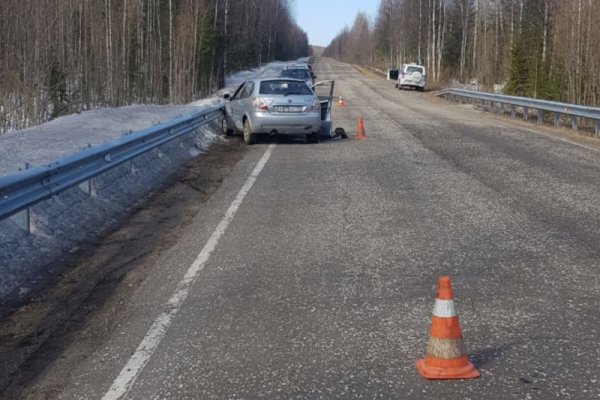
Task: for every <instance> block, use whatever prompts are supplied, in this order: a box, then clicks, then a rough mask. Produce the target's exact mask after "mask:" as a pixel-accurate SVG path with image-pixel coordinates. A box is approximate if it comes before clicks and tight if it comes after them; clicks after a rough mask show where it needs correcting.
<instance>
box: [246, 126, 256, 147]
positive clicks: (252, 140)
mask: <svg viewBox="0 0 600 400" xmlns="http://www.w3.org/2000/svg"><path fill="white" fill-rule="evenodd" d="M243 133H244V143H246V144H247V145H252V144H254V143H256V135H255V134H253V133H252V130H251V129H250V122H249V121H248V120H245V121H244V132H243Z"/></svg>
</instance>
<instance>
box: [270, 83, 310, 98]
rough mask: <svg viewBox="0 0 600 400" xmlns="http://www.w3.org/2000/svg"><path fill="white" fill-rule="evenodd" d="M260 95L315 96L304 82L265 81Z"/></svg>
mask: <svg viewBox="0 0 600 400" xmlns="http://www.w3.org/2000/svg"><path fill="white" fill-rule="evenodd" d="M260 94H281V95H290V94H300V95H308V94H313V92H312V91H311V90H310V88H309V87H308V86H307V85H306V83H304V82H298V81H286V80H276V81H263V82H261V83H260Z"/></svg>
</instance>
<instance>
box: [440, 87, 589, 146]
mask: <svg viewBox="0 0 600 400" xmlns="http://www.w3.org/2000/svg"><path fill="white" fill-rule="evenodd" d="M437 95H438V96H442V97H445V98H447V99H450V100H453V101H457V100H458V99H470V100H472V101H473V103H474V104H476V102H479V104H480V105H481V110H482V111H485V104H486V102H488V103H489V105H490V110H491V111H493V109H494V104H497V105H498V107H499V109H500V113H501V114H504V113H505V111H506V110H505V105H508V106H510V113H511V116H512V117H513V118H516V107H522V108H523V119H525V120H528V119H529V110H531V109H533V110H536V113H537V122H538V123H539V124H541V123H543V122H544V117H545V113H546V112H549V113H552V114H553V122H554V126H559V125H560V119H561V116H562V115H567V116H569V117H570V119H571V127H572V128H573V129H577V118H584V119H589V120H592V121H595V123H596V124H595V132H596V136H600V108H595V107H586V106H579V105H575V104H567V103H558V102H555V101H547V100H537V99H530V98H527V97H517V96H505V95H500V94H494V93H485V92H474V91H470V90H464V89H443V90H441V91H439V92H438V93H437Z"/></svg>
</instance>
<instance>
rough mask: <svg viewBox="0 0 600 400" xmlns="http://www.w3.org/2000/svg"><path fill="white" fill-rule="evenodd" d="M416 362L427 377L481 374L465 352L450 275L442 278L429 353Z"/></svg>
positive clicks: (437, 293) (467, 376) (436, 291)
mask: <svg viewBox="0 0 600 400" xmlns="http://www.w3.org/2000/svg"><path fill="white" fill-rule="evenodd" d="M416 364H417V369H418V370H419V373H420V374H421V376H422V377H423V378H425V379H471V378H478V377H479V376H480V374H479V371H477V369H475V367H474V366H473V364H471V362H470V361H469V359H468V358H467V355H466V354H465V345H464V343H463V338H462V332H461V330H460V324H459V323H458V315H457V314H456V309H455V308H454V294H453V292H452V286H451V284H450V277H448V276H442V277H440V279H439V281H438V285H437V288H436V290H435V306H434V307H433V317H432V320H431V331H430V334H429V343H428V344H427V353H426V354H425V358H424V359H421V360H417V363H416Z"/></svg>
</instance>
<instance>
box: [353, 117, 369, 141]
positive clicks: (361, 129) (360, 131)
mask: <svg viewBox="0 0 600 400" xmlns="http://www.w3.org/2000/svg"><path fill="white" fill-rule="evenodd" d="M366 138H367V136H366V135H365V123H364V121H363V117H362V115H361V116H360V117H358V122H357V124H356V135H354V139H366Z"/></svg>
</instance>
